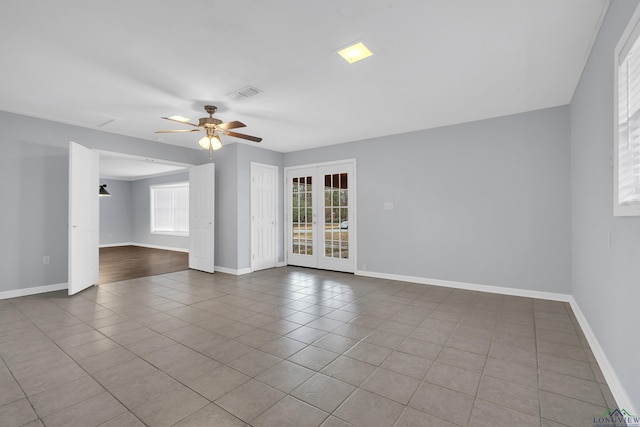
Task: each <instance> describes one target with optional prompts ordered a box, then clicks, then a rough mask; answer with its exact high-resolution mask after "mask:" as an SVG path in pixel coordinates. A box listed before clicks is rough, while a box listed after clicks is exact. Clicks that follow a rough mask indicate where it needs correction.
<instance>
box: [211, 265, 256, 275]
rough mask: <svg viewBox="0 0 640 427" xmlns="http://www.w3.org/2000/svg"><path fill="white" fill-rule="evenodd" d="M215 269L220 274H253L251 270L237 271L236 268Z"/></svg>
mask: <svg viewBox="0 0 640 427" xmlns="http://www.w3.org/2000/svg"><path fill="white" fill-rule="evenodd" d="M214 269H215V271H219V272H220V273H226V274H233V275H234V276H242V275H243V274H249V273H251V268H241V269H238V270H237V269H235V268H227V267H220V266H217V265H216V266H215V267H214Z"/></svg>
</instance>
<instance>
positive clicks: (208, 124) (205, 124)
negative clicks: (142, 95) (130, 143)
mask: <svg viewBox="0 0 640 427" xmlns="http://www.w3.org/2000/svg"><path fill="white" fill-rule="evenodd" d="M217 109H218V108H217V107H216V106H214V105H205V107H204V110H205V111H206V112H207V113H208V114H209V117H201V118H199V119H198V124H195V123H191V122H190V121H189V119H188V118H186V117H183V116H178V115H174V116H169V117H163V119H165V120H171V121H173V122H178V123H183V124H186V125H189V126H193V127H195V128H197V129H175V130H158V131H156V133H184V132H200V131H205V132H206V133H207V135H206V136H204V137H203V138H200V140H199V141H198V144H199V145H200V146H201V147H202V148H204V149H205V150H209V160H211V159H212V156H213V150H218V149H220V148H222V140H221V139H220V136H219V135H218V134H223V135H225V136H232V137H234V138H240V139H246V140H248V141H253V142H260V141H262V138H258V137H256V136H251V135H245V134H242V133H237V132H230V131H229V129H236V128H241V127H245V126H246V125H245V124H244V123H242V122H239V121H232V122H226V123H225V122H223V121H222V120H219V119H216V118H215V117H213V115H214V114H215V112H216V110H217Z"/></svg>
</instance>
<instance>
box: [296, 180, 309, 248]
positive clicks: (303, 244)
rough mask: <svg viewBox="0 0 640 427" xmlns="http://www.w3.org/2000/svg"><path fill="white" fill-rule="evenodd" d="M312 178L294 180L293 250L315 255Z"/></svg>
mask: <svg viewBox="0 0 640 427" xmlns="http://www.w3.org/2000/svg"><path fill="white" fill-rule="evenodd" d="M312 185H313V183H312V178H311V177H310V176H306V177H305V176H302V177H296V178H293V180H292V186H293V187H292V189H291V190H292V191H291V195H292V197H291V202H292V206H291V208H292V209H293V212H292V228H293V229H292V233H291V240H292V241H291V244H292V252H293V253H294V254H299V255H313V212H312V201H311V200H312V195H313V193H312Z"/></svg>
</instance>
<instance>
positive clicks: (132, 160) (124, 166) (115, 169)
mask: <svg viewBox="0 0 640 427" xmlns="http://www.w3.org/2000/svg"><path fill="white" fill-rule="evenodd" d="M98 151H99V150H98ZM99 153H100V178H108V179H119V180H124V181H135V180H137V179H143V178H149V177H152V176H159V175H166V174H170V173H176V172H180V171H184V170H186V169H185V168H186V167H188V166H189V165H185V164H180V163H175V162H168V161H166V160H158V159H151V158H148V157H139V156H131V155H126V154H119V153H112V152H106V151H99Z"/></svg>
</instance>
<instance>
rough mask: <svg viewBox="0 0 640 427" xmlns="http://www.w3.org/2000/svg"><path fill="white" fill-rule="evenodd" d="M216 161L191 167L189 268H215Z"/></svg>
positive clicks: (212, 269) (211, 271)
mask: <svg viewBox="0 0 640 427" xmlns="http://www.w3.org/2000/svg"><path fill="white" fill-rule="evenodd" d="M214 195H215V167H214V164H213V163H209V164H206V165H201V166H193V167H192V168H190V169H189V268H193V269H194V270H201V271H206V272H207V273H213V271H214V252H213V249H214V218H213V216H214V215H213V213H214Z"/></svg>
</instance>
